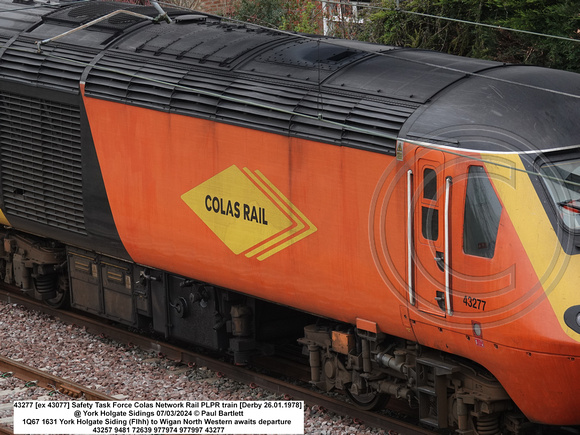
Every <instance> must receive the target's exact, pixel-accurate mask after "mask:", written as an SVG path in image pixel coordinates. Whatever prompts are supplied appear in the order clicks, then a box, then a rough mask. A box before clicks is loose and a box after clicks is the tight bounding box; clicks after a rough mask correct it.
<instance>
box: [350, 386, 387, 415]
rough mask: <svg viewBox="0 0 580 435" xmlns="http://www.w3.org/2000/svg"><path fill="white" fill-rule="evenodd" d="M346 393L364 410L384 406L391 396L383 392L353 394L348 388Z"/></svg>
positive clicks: (372, 409)
mask: <svg viewBox="0 0 580 435" xmlns="http://www.w3.org/2000/svg"><path fill="white" fill-rule="evenodd" d="M346 395H347V396H348V398H349V399H350V400H352V402H353V403H354V404H355V405H356V406H357V407H358V408H360V409H362V410H363V411H375V410H377V409H381V408H384V406H385V405H386V404H387V402H388V401H389V398H390V397H391V396H389V395H388V394H382V393H366V394H353V393H351V392H350V391H349V390H348V389H346Z"/></svg>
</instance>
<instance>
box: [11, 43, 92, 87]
mask: <svg viewBox="0 0 580 435" xmlns="http://www.w3.org/2000/svg"><path fill="white" fill-rule="evenodd" d="M42 51H43V52H42V53H37V48H36V45H34V43H32V42H26V41H15V42H14V43H13V44H12V45H11V46H10V49H8V50H6V51H5V52H4V54H3V55H2V61H1V62H0V77H1V78H4V79H8V80H17V81H20V82H24V83H26V84H29V83H35V84H37V86H43V87H47V88H52V89H58V90H64V91H68V92H70V93H77V94H78V92H79V82H80V78H81V74H82V73H83V71H84V68H85V66H86V65H87V64H88V63H89V62H90V61H91V59H92V58H93V57H94V56H93V55H92V54H90V53H79V52H74V51H71V50H66V51H65V50H63V49H60V48H54V47H48V46H46V47H43V48H42Z"/></svg>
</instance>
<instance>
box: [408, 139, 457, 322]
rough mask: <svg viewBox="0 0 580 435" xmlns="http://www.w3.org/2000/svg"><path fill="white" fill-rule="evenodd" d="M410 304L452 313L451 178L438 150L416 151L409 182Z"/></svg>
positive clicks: (437, 314) (438, 311)
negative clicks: (411, 220)
mask: <svg viewBox="0 0 580 435" xmlns="http://www.w3.org/2000/svg"><path fill="white" fill-rule="evenodd" d="M410 183H411V184H412V192H411V193H412V194H411V201H412V207H411V212H412V213H413V223H412V224H413V225H412V227H413V229H412V230H411V234H410V235H412V238H413V243H412V256H411V258H410V261H411V264H412V274H411V275H410V277H409V279H410V280H412V287H413V289H412V290H411V291H410V297H411V298H412V300H411V302H412V303H413V304H414V305H415V306H416V307H417V309H419V310H421V311H423V312H426V313H429V314H432V315H435V316H442V317H445V316H446V315H447V314H451V300H450V284H451V283H450V274H451V269H450V264H449V263H450V262H449V259H450V258H451V252H450V233H449V228H450V220H449V207H450V201H451V177H449V176H448V174H447V172H446V168H445V155H444V153H442V152H440V151H435V150H425V149H419V150H417V152H416V159H415V168H414V170H413V175H412V180H410Z"/></svg>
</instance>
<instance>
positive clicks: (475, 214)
mask: <svg viewBox="0 0 580 435" xmlns="http://www.w3.org/2000/svg"><path fill="white" fill-rule="evenodd" d="M501 210H502V207H501V203H500V202H499V199H498V198H497V195H496V193H495V190H494V189H493V186H492V185H491V182H490V181H489V178H488V176H487V174H486V172H485V169H483V167H482V166H471V167H470V168H469V174H468V178H467V192H466V197H465V216H464V217H465V220H464V227H463V250H464V252H465V253H466V254H469V255H476V256H478V257H484V258H493V255H494V253H495V244H496V239H497V232H498V228H499V219H500V217H501Z"/></svg>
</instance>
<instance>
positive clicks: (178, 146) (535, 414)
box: [85, 98, 580, 424]
mask: <svg viewBox="0 0 580 435" xmlns="http://www.w3.org/2000/svg"><path fill="white" fill-rule="evenodd" d="M85 106H86V108H87V112H88V115H89V121H90V123H91V129H92V131H93V138H94V140H95V146H96V148H97V154H98V156H99V162H100V165H101V168H102V171H103V176H104V180H105V186H106V188H107V194H108V198H109V201H110V203H111V208H112V212H113V217H114V219H115V223H116V225H117V228H118V229H119V234H120V237H121V240H123V243H124V245H125V246H126V247H127V250H128V252H129V254H130V255H131V258H133V259H134V260H135V261H136V262H138V263H142V264H154V265H155V266H157V267H160V268H163V269H166V270H169V271H171V272H174V273H178V274H181V275H185V276H195V277H198V278H199V279H202V280H205V281H208V282H212V283H215V284H217V285H220V286H223V287H226V288H236V289H237V290H239V291H242V292H244V293H247V294H250V295H252V296H256V297H259V298H263V299H267V300H271V301H275V302H277V303H280V304H284V305H289V306H292V307H296V308H297V309H300V310H304V311H307V312H310V313H314V314H317V315H320V316H323V317H328V318H334V319H337V320H340V321H342V322H347V323H351V324H357V322H359V324H360V323H364V322H368V323H369V324H370V325H376V328H377V329H378V330H380V331H384V332H388V333H389V334H394V335H397V336H399V337H403V338H405V339H408V340H414V341H415V340H416V341H417V342H419V343H421V344H423V345H426V346H429V347H432V348H435V349H442V350H445V351H447V352H450V353H453V354H456V355H461V356H463V357H466V358H469V359H471V360H474V361H478V362H479V363H481V364H482V365H483V366H485V367H486V368H487V369H488V370H490V371H491V372H492V373H493V374H494V375H495V376H496V377H497V378H498V379H499V380H500V382H501V383H502V385H503V386H504V387H505V388H506V390H507V391H508V393H510V394H511V395H512V397H514V398H516V397H517V399H515V400H516V403H517V405H518V406H519V407H520V409H522V410H523V412H524V413H525V414H526V415H527V416H529V417H530V418H531V419H532V420H537V421H544V422H553V423H557V424H577V423H578V422H577V421H576V418H577V415H578V414H577V410H578V402H577V400H576V399H575V391H576V390H577V388H578V387H579V386H580V385H578V382H580V378H579V376H578V372H579V366H578V364H580V360H578V361H577V359H578V358H580V347H579V345H578V341H577V340H575V339H574V338H572V337H570V336H568V335H567V334H566V333H565V331H564V330H563V328H562V327H561V325H560V322H559V321H558V319H557V317H556V312H555V309H554V307H553V306H552V305H551V304H550V301H549V298H548V295H547V294H546V293H547V289H546V288H545V287H544V284H543V283H542V282H541V281H540V279H539V278H538V276H541V275H542V274H545V273H546V271H544V270H540V271H538V270H535V269H534V266H533V264H532V262H531V261H530V260H529V256H530V255H534V253H533V251H532V252H531V253H528V252H527V251H526V249H525V247H524V246H523V243H522V241H521V240H520V237H519V235H518V232H517V228H516V227H515V226H514V224H513V222H512V221H511V217H510V215H509V211H508V210H509V208H506V211H504V212H503V213H502V216H501V220H500V223H499V233H498V236H497V237H498V240H500V241H501V244H498V246H497V251H496V254H495V256H494V258H493V259H481V258H476V257H473V256H469V255H466V254H464V252H463V248H462V236H463V234H462V231H463V230H462V228H463V222H462V221H463V219H464V216H463V214H464V208H465V185H466V179H465V177H466V174H467V171H468V168H469V167H470V166H473V165H478V166H480V165H481V164H480V163H478V162H477V160H472V159H470V158H462V157H452V158H451V159H448V160H447V161H444V160H445V156H444V154H443V153H442V152H440V151H425V150H422V149H420V147H416V146H413V145H410V144H405V151H404V152H405V155H406V158H405V159H404V160H403V161H397V160H396V159H395V158H394V157H392V156H381V155H376V154H372V153H367V152H361V151H358V150H353V149H350V148H341V147H335V146H332V145H327V144H321V143H313V142H308V141H305V140H301V139H288V138H284V137H281V136H277V135H272V134H267V133H263V132H259V131H255V130H249V129H243V128H239V127H233V126H228V125H223V124H215V123H213V122H210V121H205V120H196V119H191V118H187V117H184V116H179V115H168V114H160V113H156V112H153V111H150V110H145V109H139V108H134V107H130V106H126V105H121V104H115V103H110V102H106V101H101V100H94V99H91V98H85ZM192 132H194V133H193V134H192ZM160 138H162V139H160ZM118 144H123V146H122V147H120V146H119V145H118ZM434 154H435V156H433V155H434ZM475 157H477V158H482V157H484V156H482V155H481V154H478V155H476V156H475ZM438 158H439V159H442V160H440V161H437V159H438ZM517 158H518V157H517V156H514V157H513V159H514V161H515V159H517ZM429 159H430V160H429ZM422 160H428V161H429V164H431V165H432V166H433V167H434V168H436V169H437V170H438V171H440V172H439V173H438V175H437V177H438V181H442V180H443V178H444V177H446V176H449V177H451V178H452V179H453V193H452V196H453V198H452V205H451V210H450V213H451V215H450V220H451V227H452V231H453V230H455V229H459V231H453V233H452V235H451V240H452V242H451V243H452V246H451V247H450V250H451V252H452V254H451V255H452V260H451V264H452V267H453V277H452V280H453V282H452V286H453V292H452V301H451V306H452V307H453V315H451V316H449V315H446V314H445V313H444V312H443V311H442V310H441V309H440V308H439V307H438V306H436V301H435V297H436V296H435V294H436V293H435V292H436V290H434V289H437V288H442V286H443V284H442V282H441V281H440V282H433V283H431V286H425V287H426V289H425V290H424V289H420V288H417V289H416V294H417V295H416V303H415V305H412V304H410V303H409V297H408V288H407V283H408V281H407V275H406V274H407V272H406V271H407V260H406V259H407V254H406V252H407V245H406V237H405V235H406V225H407V224H406V222H407V216H406V214H407V211H406V210H407V205H406V203H407V199H406V192H407V171H408V170H409V169H412V168H416V165H417V164H418V161H422ZM449 160H450V161H449ZM439 165H441V166H439ZM440 167H443V168H444V169H440ZM489 167H490V172H491V173H492V174H493V173H494V172H495V173H496V174H497V173H498V170H497V169H495V171H494V167H493V165H491V164H490V165H489ZM514 167H515V166H514ZM242 168H243V169H245V168H248V169H249V171H248V172H258V171H259V172H260V173H261V174H262V178H263V180H267V182H269V183H271V185H273V186H275V187H276V188H277V189H279V190H280V191H281V193H282V194H283V195H284V196H285V198H286V199H287V200H288V202H289V203H291V204H293V205H294V206H295V207H296V208H298V209H299V210H300V212H301V213H302V214H303V215H304V216H305V217H306V218H307V220H308V221H309V222H310V223H309V226H310V227H311V228H313V227H314V226H315V229H314V231H313V232H312V233H311V234H309V235H307V236H306V237H304V238H303V239H301V240H299V241H297V242H296V243H293V244H292V245H290V246H285V247H283V248H282V249H281V250H279V251H278V252H276V253H275V254H272V255H271V256H268V257H267V258H266V259H263V260H261V259H260V258H259V257H257V256H251V257H250V256H248V255H247V253H248V251H251V249H252V248H253V246H249V247H248V249H245V250H243V251H242V250H241V249H240V250H239V251H240V252H237V253H236V252H233V251H232V250H231V249H230V248H229V247H228V237H235V235H232V234H229V233H228V231H227V230H224V231H223V232H220V233H217V234H216V232H214V231H212V228H211V226H209V225H208V224H207V222H208V221H209V220H211V219H215V218H219V219H224V220H225V221H226V223H224V224H223V225H224V226H227V225H229V224H230V222H228V221H231V222H233V224H232V225H235V221H236V220H239V219H244V216H243V213H240V216H239V217H236V216H234V214H235V207H232V211H231V212H230V213H225V212H227V203H228V202H230V203H232V202H233V203H235V202H241V203H243V200H241V199H240V198H243V197H244V195H248V196H250V197H251V196H252V195H253V194H251V193H250V194H249V193H247V192H240V191H239V188H240V186H241V185H242V183H240V181H239V180H240V179H246V177H247V175H245V173H244V172H242ZM226 171H233V172H235V173H236V177H232V178H231V179H225V181H224V182H223V183H222V182H221V181H223V180H219V181H220V182H217V183H215V184H213V185H206V186H204V183H207V182H208V180H212V179H215V178H217V177H220V174H224V173H225V172H226ZM499 172H501V169H500V171H499ZM526 176H527V175H525V174H523V175H522V174H518V173H516V172H514V171H510V170H508V177H506V179H502V178H501V174H499V175H498V176H497V179H495V178H492V179H494V183H503V184H507V185H510V184H511V183H512V182H514V183H515V179H516V178H517V177H526ZM509 177H512V180H510V179H509ZM228 182H229V183H230V184H226V183H228ZM440 184H441V183H440ZM198 186H202V187H203V188H204V190H203V192H202V193H201V194H200V195H198V197H197V198H195V199H197V200H198V203H197V204H188V203H187V202H186V201H185V200H184V199H183V195H184V194H185V193H186V192H188V191H190V190H191V189H193V188H196V187H198ZM248 188H249V189H251V190H255V189H257V190H256V191H258V190H259V188H258V187H256V186H255V185H253V184H249V187H248ZM512 188H513V187H512ZM421 192H422V191H421V189H420V186H417V185H413V195H414V196H416V195H419V196H421ZM443 195H444V193H443V192H442V191H439V192H438V196H439V197H440V198H439V199H438V201H443V198H442V197H443ZM207 196H209V197H211V198H212V201H213V198H219V199H220V205H219V207H209V206H208V205H209V202H206V197H207ZM256 196H257V195H255V194H254V197H256ZM500 199H501V196H500ZM420 201H421V199H413V202H414V208H415V209H418V208H419V206H418V203H419V202H420ZM224 202H226V206H224V205H223V203H224ZM274 203H275V202H274V201H273V200H272V199H269V198H266V199H265V200H264V202H262V203H258V205H257V206H258V207H259V208H260V209H262V210H264V211H265V214H264V216H265V220H269V219H270V215H271V214H273V213H272V212H271V210H272V208H273V207H274ZM504 207H505V206H504ZM192 208H193V209H194V210H192ZM210 208H211V210H209V209H210ZM135 216H139V218H138V219H136V218H135ZM416 219H417V218H416ZM248 222H249V223H248V225H250V226H254V227H256V228H258V229H259V228H260V226H265V225H266V222H258V220H257V219H255V220H253V221H248ZM272 223H273V222H272ZM267 224H268V225H269V224H271V222H270V221H268V222H267ZM417 225H418V226H419V227H420V223H417ZM283 229H285V228H282V230H283ZM248 231H254V230H253V229H249V230H248ZM256 231H258V230H256ZM151 234H155V237H154V238H152V237H151ZM268 235H269V233H268V234H266V236H268ZM264 237H265V236H264ZM421 238H422V237H421V236H417V237H416V240H415V247H414V249H415V253H414V255H416V256H417V258H416V260H417V261H420V257H421V256H422V255H423V252H421V251H422V250H424V251H425V255H426V256H427V257H429V256H434V252H433V251H434V250H437V249H438V248H437V246H434V243H433V242H432V241H429V240H420V239H421ZM265 240H268V238H265ZM254 241H255V240H254ZM254 241H252V243H254ZM260 242H262V240H260ZM550 248H551V249H557V247H556V246H551V247H550ZM536 249H539V247H536ZM225 258H227V261H223V260H221V259H225ZM418 267H419V266H418ZM420 267H421V268H423V267H425V268H427V267H429V260H425V265H424V266H420ZM548 272H549V271H548ZM563 272H564V274H568V273H570V272H571V271H570V270H567V271H563ZM436 275H437V273H436V272H433V271H429V270H419V269H418V270H417V271H416V272H415V273H414V277H415V279H416V280H418V279H419V278H417V277H418V276H421V279H424V280H436V279H437V276H436ZM466 297H467V298H473V299H476V300H478V301H479V300H481V302H479V303H477V302H474V303H477V304H478V305H477V306H476V305H473V304H472V306H469V303H467V304H466V303H465V302H464V298H466ZM484 304H485V305H484ZM433 313H434V314H433ZM474 322H477V323H479V324H480V325H481V329H482V333H481V334H480V335H479V336H478V335H476V334H474V332H473V323H474ZM514 367H517V368H518V369H517V372H518V376H515V375H514ZM530 379H534V381H533V382H530ZM563 380H565V381H564V382H563ZM556 384H558V385H559V386H558V390H559V391H558V395H556V396H555V397H554V396H552V395H550V396H548V397H546V398H545V399H543V400H541V401H540V400H537V397H536V396H535V394H534V393H535V392H536V391H538V390H539V391H547V390H549V389H550V388H552V387H551V386H554V385H556ZM563 397H566V398H567V399H566V400H562V398H563ZM550 400H551V401H553V405H554V406H553V408H552V411H551V412H550V415H549V416H548V415H546V414H545V410H546V408H547V407H550V404H549V403H548V401H550Z"/></svg>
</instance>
